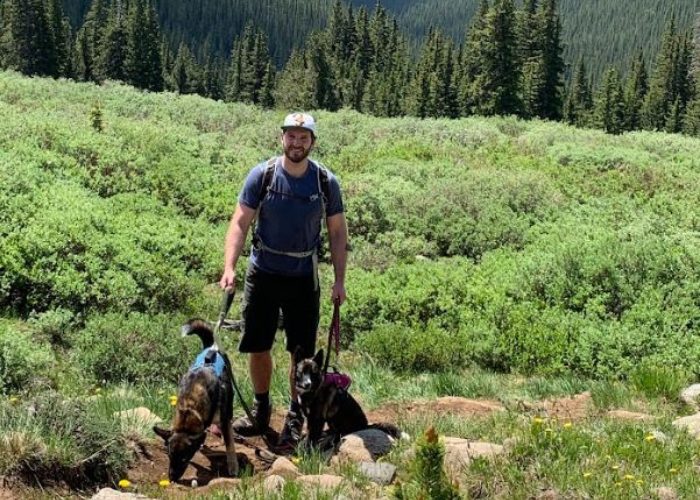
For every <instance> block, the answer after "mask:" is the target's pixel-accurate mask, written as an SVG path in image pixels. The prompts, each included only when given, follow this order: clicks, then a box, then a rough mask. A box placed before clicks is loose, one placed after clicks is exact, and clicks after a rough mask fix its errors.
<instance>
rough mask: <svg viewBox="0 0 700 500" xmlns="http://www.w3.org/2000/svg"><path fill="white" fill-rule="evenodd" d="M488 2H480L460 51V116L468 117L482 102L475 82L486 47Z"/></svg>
mask: <svg viewBox="0 0 700 500" xmlns="http://www.w3.org/2000/svg"><path fill="white" fill-rule="evenodd" d="M488 13H489V4H488V0H480V2H479V8H478V10H477V12H476V14H475V16H474V21H473V23H472V26H471V28H470V30H469V32H468V34H467V38H466V40H465V43H464V48H463V50H462V58H461V61H460V69H459V75H458V76H457V80H458V82H457V85H458V88H457V97H458V101H459V108H460V114H461V115H463V116H468V115H471V114H473V113H475V112H476V107H477V103H478V102H480V101H481V100H482V97H481V88H480V87H479V86H478V83H477V82H476V80H477V76H478V75H479V74H480V72H481V71H482V69H483V64H484V62H483V54H484V47H485V45H486V37H487V32H486V27H487V16H488Z"/></svg>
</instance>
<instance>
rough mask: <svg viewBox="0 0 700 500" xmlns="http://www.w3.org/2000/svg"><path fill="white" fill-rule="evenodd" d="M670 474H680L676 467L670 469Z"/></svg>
mask: <svg viewBox="0 0 700 500" xmlns="http://www.w3.org/2000/svg"><path fill="white" fill-rule="evenodd" d="M669 472H670V473H671V474H675V473H676V472H678V469H676V468H675V467H671V468H670V469H669Z"/></svg>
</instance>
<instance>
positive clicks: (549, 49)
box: [537, 0, 565, 120]
mask: <svg viewBox="0 0 700 500" xmlns="http://www.w3.org/2000/svg"><path fill="white" fill-rule="evenodd" d="M537 18H538V22H539V27H540V36H541V51H542V55H541V57H542V59H541V61H542V63H541V64H542V72H543V76H544V81H543V85H542V86H541V87H540V88H539V99H538V103H539V104H538V113H537V115H538V116H539V117H540V118H546V119H548V120H560V119H561V117H562V101H563V97H562V96H563V90H564V79H563V76H564V68H565V65H564V59H563V57H562V52H563V48H562V41H561V31H562V28H561V20H560V19H559V14H558V13H557V0H543V2H542V6H541V8H540V10H539V12H538V16H537Z"/></svg>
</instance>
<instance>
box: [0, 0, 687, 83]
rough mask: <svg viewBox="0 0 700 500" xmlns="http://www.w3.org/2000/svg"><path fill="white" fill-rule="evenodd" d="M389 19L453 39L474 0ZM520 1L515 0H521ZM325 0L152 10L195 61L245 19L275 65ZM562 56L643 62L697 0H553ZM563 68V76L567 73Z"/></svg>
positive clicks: (166, 0) (407, 8)
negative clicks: (264, 40)
mask: <svg viewBox="0 0 700 500" xmlns="http://www.w3.org/2000/svg"><path fill="white" fill-rule="evenodd" d="M0 1H2V0H0ZM61 2H62V5H63V7H64V10H65V12H66V14H67V15H68V17H69V19H70V21H71V24H72V26H74V27H77V26H80V25H82V23H83V20H84V16H85V14H86V13H87V11H88V9H89V7H90V4H91V0H61ZM345 2H346V3H348V4H352V5H354V6H355V8H356V9H357V8H359V7H361V6H364V7H366V8H367V9H368V10H369V11H372V10H373V9H374V7H375V4H376V3H377V0H345ZM381 3H382V6H383V7H384V8H386V9H387V11H388V13H389V14H390V15H391V16H392V17H394V18H396V19H397V20H398V22H399V26H400V27H401V30H402V33H403V34H404V35H405V36H406V37H407V39H408V43H409V49H410V51H411V53H412V54H413V55H414V57H415V54H416V53H417V52H418V49H419V48H420V46H421V45H422V43H423V41H424V40H425V37H426V36H427V34H428V32H429V31H430V30H431V27H432V28H435V29H439V30H440V31H441V33H443V34H444V35H446V36H448V38H450V39H451V40H452V41H453V43H457V44H459V43H461V42H462V41H463V40H464V38H465V36H466V34H467V31H468V28H469V26H470V25H471V22H472V21H471V20H472V18H473V16H474V15H475V13H476V11H477V9H478V6H479V0H381ZM523 3H524V1H523V0H517V1H516V5H517V6H518V7H520V6H522V4H523ZM331 9H332V2H331V1H329V0H255V1H252V0H199V1H197V2H183V1H181V0H158V1H157V5H156V11H157V13H158V20H159V23H160V26H161V29H162V31H163V33H164V34H165V35H166V36H167V39H168V41H169V43H170V48H171V50H173V51H177V49H178V47H179V45H180V43H182V42H184V43H185V44H186V45H187V46H188V47H189V48H190V49H191V50H192V51H193V54H194V55H195V56H196V57H197V59H199V60H203V59H204V57H205V54H211V55H212V56H218V57H223V58H228V56H229V55H230V53H231V49H232V48H233V41H234V40H233V39H234V36H235V35H236V34H240V33H242V31H243V29H244V28H245V26H246V24H248V23H252V24H253V25H254V26H255V27H257V28H258V29H260V30H262V31H263V32H265V33H266V34H267V36H268V45H269V49H270V54H271V56H272V60H273V62H274V63H275V65H276V67H277V68H278V69H279V68H281V67H282V66H283V65H284V63H285V62H286V61H287V59H288V58H289V55H290V54H291V51H292V50H293V49H295V48H299V47H301V45H303V43H304V42H305V41H306V39H307V38H308V37H309V34H310V33H311V32H312V31H317V30H319V29H322V28H323V27H324V26H326V22H327V19H328V18H329V16H330V12H331ZM558 10H559V14H560V17H561V22H562V28H563V31H562V33H563V34H562V45H563V47H564V59H565V60H566V61H570V62H572V63H574V62H576V61H577V60H578V57H579V56H581V55H582V56H584V58H585V59H586V61H587V67H588V70H589V74H590V75H591V77H592V78H593V80H594V81H595V83H596V84H598V83H599V82H600V80H601V78H602V75H603V72H604V71H605V69H606V68H607V67H608V66H611V65H613V66H616V67H617V68H620V69H621V70H623V71H625V72H626V71H628V70H629V68H630V67H631V64H632V60H633V58H634V55H635V52H636V51H638V50H641V51H642V52H643V54H644V56H645V58H646V63H647V65H650V64H651V63H652V62H653V60H654V57H656V53H657V51H658V49H659V45H660V41H661V36H662V33H663V30H664V28H665V23H666V21H667V20H668V19H670V18H671V17H672V16H675V18H676V20H677V23H678V26H679V28H680V29H683V30H684V29H688V28H690V26H691V25H692V22H693V18H694V15H695V13H696V12H697V11H698V10H700V0H684V1H682V2H680V1H673V2H670V1H668V0H596V1H595V2H593V1H580V0H560V2H559V5H558ZM570 76H571V75H570V73H568V72H567V80H568V79H569V78H570Z"/></svg>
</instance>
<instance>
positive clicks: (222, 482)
mask: <svg viewBox="0 0 700 500" xmlns="http://www.w3.org/2000/svg"><path fill="white" fill-rule="evenodd" d="M240 484H241V480H240V479H238V478H237V477H217V478H216V479H212V480H211V481H209V483H208V484H207V487H211V488H216V487H224V488H228V487H230V486H235V487H238V485H240Z"/></svg>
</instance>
